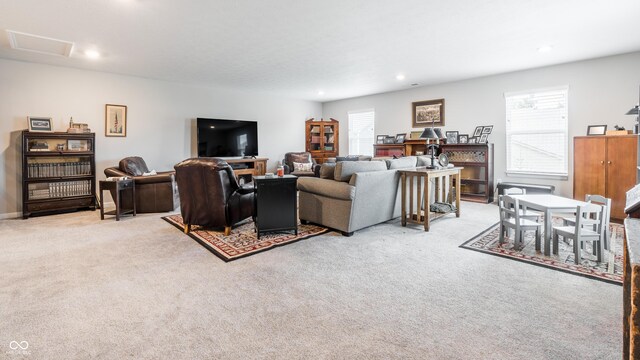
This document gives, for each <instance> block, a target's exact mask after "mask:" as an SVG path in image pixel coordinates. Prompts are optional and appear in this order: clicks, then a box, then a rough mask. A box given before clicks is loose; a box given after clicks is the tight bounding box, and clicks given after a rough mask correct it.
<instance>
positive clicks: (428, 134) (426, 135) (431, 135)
mask: <svg viewBox="0 0 640 360" xmlns="http://www.w3.org/2000/svg"><path fill="white" fill-rule="evenodd" d="M437 138H438V135H437V134H436V132H435V131H433V129H432V128H425V129H424V131H423V132H422V134H420V139H437Z"/></svg>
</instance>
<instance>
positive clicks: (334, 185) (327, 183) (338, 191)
mask: <svg viewBox="0 0 640 360" xmlns="http://www.w3.org/2000/svg"><path fill="white" fill-rule="evenodd" d="M298 190H300V191H304V192H308V193H312V194H317V195H322V196H326V197H330V198H334V199H342V200H352V199H353V198H354V197H355V195H356V188H355V186H352V185H349V184H347V183H345V182H340V181H334V180H329V179H320V178H316V177H305V178H300V179H298Z"/></svg>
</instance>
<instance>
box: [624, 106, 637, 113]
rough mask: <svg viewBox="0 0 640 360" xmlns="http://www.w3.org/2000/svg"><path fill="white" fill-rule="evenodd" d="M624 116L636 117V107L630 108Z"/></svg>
mask: <svg viewBox="0 0 640 360" xmlns="http://www.w3.org/2000/svg"><path fill="white" fill-rule="evenodd" d="M625 115H638V105H636V106H634V107H632V108H631V110H629V111H627V113H626V114H625Z"/></svg>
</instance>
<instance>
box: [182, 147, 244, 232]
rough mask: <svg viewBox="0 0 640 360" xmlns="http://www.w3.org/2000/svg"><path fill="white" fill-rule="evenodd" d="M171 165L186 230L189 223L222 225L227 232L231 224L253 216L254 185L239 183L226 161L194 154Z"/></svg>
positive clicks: (206, 225) (188, 228)
mask: <svg viewBox="0 0 640 360" xmlns="http://www.w3.org/2000/svg"><path fill="white" fill-rule="evenodd" d="M174 168H175V169H176V181H177V182H178V191H179V193H180V213H181V214H182V219H183V222H184V232H185V233H188V232H189V231H190V230H191V225H201V226H205V227H223V226H224V234H225V236H226V235H229V234H230V233H231V227H232V226H233V225H234V224H236V223H238V222H240V221H242V220H244V219H246V218H248V217H250V216H253V214H254V212H253V209H254V189H253V187H251V186H245V187H240V186H239V185H238V182H237V181H236V178H235V176H234V174H233V170H232V169H231V166H229V164H227V162H226V161H224V160H222V159H217V158H193V159H187V160H184V161H182V162H180V163H179V164H177V165H176V166H174Z"/></svg>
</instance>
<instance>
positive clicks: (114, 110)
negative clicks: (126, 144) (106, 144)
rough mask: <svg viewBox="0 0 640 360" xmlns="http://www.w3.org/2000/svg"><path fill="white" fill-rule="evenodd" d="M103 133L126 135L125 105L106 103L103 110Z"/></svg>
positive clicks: (118, 135)
mask: <svg viewBox="0 0 640 360" xmlns="http://www.w3.org/2000/svg"><path fill="white" fill-rule="evenodd" d="M104 135H105V136H117V137H125V136H127V107H126V106H125V105H113V104H107V105H106V106H105V111H104Z"/></svg>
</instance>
